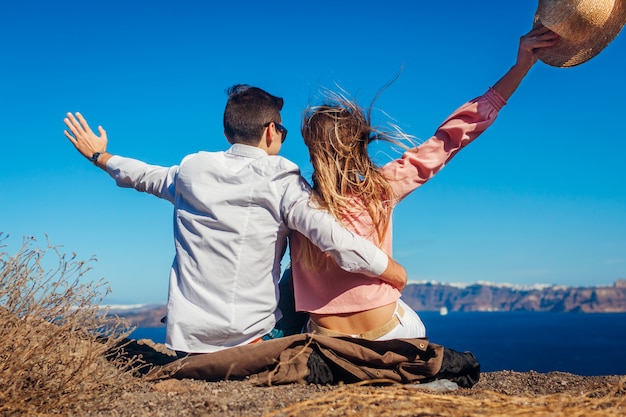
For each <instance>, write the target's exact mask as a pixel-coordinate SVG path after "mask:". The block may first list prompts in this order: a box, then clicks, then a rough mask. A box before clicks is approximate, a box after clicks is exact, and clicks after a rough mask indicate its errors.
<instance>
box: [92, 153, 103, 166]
mask: <svg viewBox="0 0 626 417" xmlns="http://www.w3.org/2000/svg"><path fill="white" fill-rule="evenodd" d="M100 155H102V152H95V153H94V154H93V155H91V157H90V158H89V160H90V161H91V162H93V163H94V164H95V163H96V162H98V158H100Z"/></svg>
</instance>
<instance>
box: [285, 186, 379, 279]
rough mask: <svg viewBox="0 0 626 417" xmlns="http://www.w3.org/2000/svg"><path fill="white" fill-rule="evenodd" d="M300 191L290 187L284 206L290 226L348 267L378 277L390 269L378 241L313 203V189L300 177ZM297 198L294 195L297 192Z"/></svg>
mask: <svg viewBox="0 0 626 417" xmlns="http://www.w3.org/2000/svg"><path fill="white" fill-rule="evenodd" d="M298 188H300V190H299V191H296V190H293V189H292V190H290V192H289V193H288V194H290V197H292V198H289V199H288V200H287V203H286V206H285V207H284V210H285V221H286V224H287V227H289V228H290V229H291V230H296V231H298V232H300V233H301V234H302V235H304V236H305V237H306V238H307V239H309V240H310V241H311V242H312V243H313V244H314V245H316V246H317V247H318V248H320V250H321V251H323V252H326V253H328V254H329V255H331V256H332V257H333V259H334V260H335V262H336V263H337V265H339V267H340V268H341V269H343V270H345V271H348V272H354V273H360V274H363V275H367V276H370V277H378V276H380V275H382V273H383V272H384V271H385V269H387V264H388V262H389V258H388V256H387V255H386V254H385V252H383V251H382V250H381V249H380V248H378V247H377V246H376V245H375V244H373V243H372V242H370V241H369V240H367V239H365V238H364V237H361V236H359V235H358V234H356V233H354V232H352V231H349V230H348V229H346V228H345V227H343V226H342V225H341V224H340V223H339V222H338V221H337V220H336V219H335V218H334V217H333V216H332V215H331V214H329V213H328V212H326V211H325V210H321V209H318V208H316V207H314V206H313V203H311V201H310V189H309V187H308V184H307V183H306V181H305V180H304V179H303V178H301V180H300V184H299V186H298ZM296 193H297V194H299V195H297V198H293V197H294V195H296Z"/></svg>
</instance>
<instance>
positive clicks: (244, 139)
mask: <svg viewBox="0 0 626 417" xmlns="http://www.w3.org/2000/svg"><path fill="white" fill-rule="evenodd" d="M226 93H227V94H228V101H227V103H226V109H225V110H224V133H225V134H226V138H227V139H228V141H229V142H230V143H243V144H246V145H253V146H256V145H257V144H258V143H259V139H260V137H261V135H262V134H263V130H264V129H265V126H264V125H265V124H267V123H269V122H276V123H279V122H280V121H281V119H280V111H281V109H282V108H283V99H282V98H280V97H276V96H273V95H271V94H270V93H268V92H266V91H263V90H261V89H260V88H257V87H251V86H249V85H246V84H237V85H233V86H232V87H230V88H229V89H228V90H226Z"/></svg>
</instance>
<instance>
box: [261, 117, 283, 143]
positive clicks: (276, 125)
mask: <svg viewBox="0 0 626 417" xmlns="http://www.w3.org/2000/svg"><path fill="white" fill-rule="evenodd" d="M271 123H274V126H275V127H276V130H278V131H279V132H280V134H281V138H280V143H283V142H285V139H287V128H285V126H283V125H281V124H280V123H276V122H267V123H265V124H264V125H263V126H264V127H268V126H269V125H270V124H271Z"/></svg>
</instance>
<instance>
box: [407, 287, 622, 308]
mask: <svg viewBox="0 0 626 417" xmlns="http://www.w3.org/2000/svg"><path fill="white" fill-rule="evenodd" d="M402 298H403V299H404V300H405V301H406V302H407V304H409V305H410V306H411V307H412V308H413V309H415V310H417V311H433V310H440V309H442V308H444V307H445V308H446V309H447V310H448V311H552V312H578V313H617V312H626V280H618V281H617V282H615V284H614V285H613V286H604V287H563V286H533V287H517V286H512V285H496V284H485V283H483V284H480V283H479V284H472V285H467V286H461V285H448V284H441V283H420V284H410V285H407V287H406V289H405V290H404V292H403V296H402Z"/></svg>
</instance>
